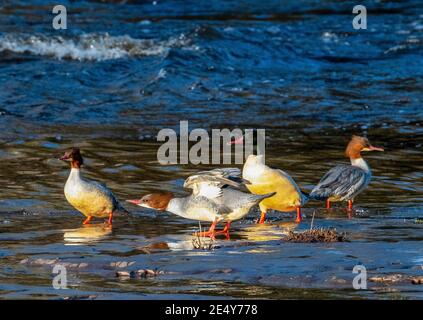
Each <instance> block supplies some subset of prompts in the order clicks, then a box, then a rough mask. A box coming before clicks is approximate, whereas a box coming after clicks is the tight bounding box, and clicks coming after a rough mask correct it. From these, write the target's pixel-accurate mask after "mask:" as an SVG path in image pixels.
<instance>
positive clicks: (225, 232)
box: [215, 221, 231, 240]
mask: <svg viewBox="0 0 423 320" xmlns="http://www.w3.org/2000/svg"><path fill="white" fill-rule="evenodd" d="M230 227H231V221H228V222H226V225H225V228H223V230H220V231H216V232H215V233H216V234H218V233H219V234H224V235H225V236H226V239H227V240H230V238H229V228H230Z"/></svg>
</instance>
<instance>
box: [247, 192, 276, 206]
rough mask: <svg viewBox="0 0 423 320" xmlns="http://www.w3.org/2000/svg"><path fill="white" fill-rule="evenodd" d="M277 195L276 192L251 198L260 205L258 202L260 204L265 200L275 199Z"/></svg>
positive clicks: (255, 195)
mask: <svg viewBox="0 0 423 320" xmlns="http://www.w3.org/2000/svg"><path fill="white" fill-rule="evenodd" d="M275 194H276V192H271V193H266V194H254V195H252V196H251V197H252V199H253V200H254V201H255V202H257V203H258V202H260V201H262V200H264V199H267V198H270V197H273V196H274V195H275Z"/></svg>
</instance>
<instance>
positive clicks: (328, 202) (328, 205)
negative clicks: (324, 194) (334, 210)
mask: <svg viewBox="0 0 423 320" xmlns="http://www.w3.org/2000/svg"><path fill="white" fill-rule="evenodd" d="M326 209H330V200H329V199H326Z"/></svg>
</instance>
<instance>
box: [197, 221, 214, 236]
mask: <svg viewBox="0 0 423 320" xmlns="http://www.w3.org/2000/svg"><path fill="white" fill-rule="evenodd" d="M216 225H217V220H214V221H213V223H212V224H211V226H210V228H209V231H202V232H196V233H194V235H196V236H198V237H210V238H212V239H214V236H215V234H216V231H215V229H216Z"/></svg>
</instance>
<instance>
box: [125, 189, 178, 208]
mask: <svg viewBox="0 0 423 320" xmlns="http://www.w3.org/2000/svg"><path fill="white" fill-rule="evenodd" d="M173 198H174V195H173V193H172V192H155V193H150V194H147V195H145V196H143V197H142V198H141V199H136V200H126V201H128V202H130V203H133V204H136V205H137V206H140V207H144V208H149V209H155V210H159V211H163V210H166V208H167V206H168V204H169V201H170V200H172V199H173Z"/></svg>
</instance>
